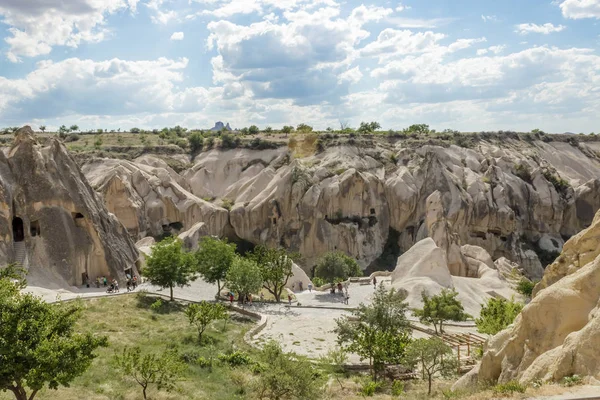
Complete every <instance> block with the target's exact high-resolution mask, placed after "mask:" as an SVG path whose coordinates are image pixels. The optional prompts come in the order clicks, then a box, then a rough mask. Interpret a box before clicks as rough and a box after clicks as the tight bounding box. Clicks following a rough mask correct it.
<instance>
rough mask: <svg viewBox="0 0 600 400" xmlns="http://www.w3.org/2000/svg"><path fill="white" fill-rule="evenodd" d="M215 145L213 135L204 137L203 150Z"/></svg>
mask: <svg viewBox="0 0 600 400" xmlns="http://www.w3.org/2000/svg"><path fill="white" fill-rule="evenodd" d="M214 145H215V138H214V137H212V136H211V137H207V138H205V139H204V149H205V150H210V149H212V148H213V146H214Z"/></svg>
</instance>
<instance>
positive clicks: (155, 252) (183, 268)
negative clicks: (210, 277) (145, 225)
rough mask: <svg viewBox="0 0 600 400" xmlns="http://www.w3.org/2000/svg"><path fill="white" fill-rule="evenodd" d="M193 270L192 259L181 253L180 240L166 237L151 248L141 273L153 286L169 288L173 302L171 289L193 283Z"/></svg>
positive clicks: (190, 255)
mask: <svg viewBox="0 0 600 400" xmlns="http://www.w3.org/2000/svg"><path fill="white" fill-rule="evenodd" d="M195 268H196V263H195V260H194V257H193V255H192V254H190V253H185V252H184V251H183V249H182V242H181V240H179V239H177V238H174V237H168V238H166V239H163V240H162V241H160V242H158V243H156V244H155V245H154V246H152V254H151V255H149V256H148V258H147V259H146V268H144V269H143V271H142V273H143V275H144V276H146V278H148V280H149V281H150V283H152V284H153V285H156V286H160V287H162V288H169V290H170V293H171V300H174V299H173V287H175V286H179V287H184V286H187V285H189V282H191V281H194V280H195V279H196V277H195V276H194V272H195V271H194V270H195Z"/></svg>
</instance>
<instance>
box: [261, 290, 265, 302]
mask: <svg viewBox="0 0 600 400" xmlns="http://www.w3.org/2000/svg"><path fill="white" fill-rule="evenodd" d="M260 302H261V303H264V302H265V295H264V293H263V292H260Z"/></svg>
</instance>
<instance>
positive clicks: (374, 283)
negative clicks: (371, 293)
mask: <svg viewBox="0 0 600 400" xmlns="http://www.w3.org/2000/svg"><path fill="white" fill-rule="evenodd" d="M373 289H377V277H376V276H374V277H373Z"/></svg>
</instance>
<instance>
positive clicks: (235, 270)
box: [225, 256, 263, 299]
mask: <svg viewBox="0 0 600 400" xmlns="http://www.w3.org/2000/svg"><path fill="white" fill-rule="evenodd" d="M225 282H226V285H227V288H228V289H229V290H231V291H233V292H235V293H239V295H240V298H241V299H245V298H246V296H247V295H249V294H252V293H256V292H258V291H259V290H260V288H261V287H262V283H263V281H262V275H261V273H260V268H259V267H258V265H257V264H256V261H254V260H250V259H248V258H243V257H239V256H238V257H235V259H234V260H233V265H232V266H231V268H229V271H227V276H226V277H225Z"/></svg>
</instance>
